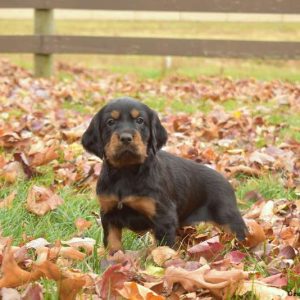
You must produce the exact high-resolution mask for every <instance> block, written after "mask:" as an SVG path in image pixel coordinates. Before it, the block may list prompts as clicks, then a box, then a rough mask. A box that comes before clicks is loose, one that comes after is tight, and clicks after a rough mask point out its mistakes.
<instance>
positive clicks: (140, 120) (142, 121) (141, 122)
mask: <svg viewBox="0 0 300 300" xmlns="http://www.w3.org/2000/svg"><path fill="white" fill-rule="evenodd" d="M135 122H136V123H138V124H143V123H144V119H143V118H141V117H139V118H137V119H135Z"/></svg>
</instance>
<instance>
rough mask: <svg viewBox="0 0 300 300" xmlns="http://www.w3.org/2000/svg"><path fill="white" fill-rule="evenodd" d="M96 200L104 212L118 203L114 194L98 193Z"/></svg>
mask: <svg viewBox="0 0 300 300" xmlns="http://www.w3.org/2000/svg"><path fill="white" fill-rule="evenodd" d="M98 200H99V203H100V208H101V210H102V211H103V212H104V213H107V212H109V211H110V210H112V209H113V208H115V207H116V206H117V205H118V198H117V196H115V195H104V194H102V195H98Z"/></svg>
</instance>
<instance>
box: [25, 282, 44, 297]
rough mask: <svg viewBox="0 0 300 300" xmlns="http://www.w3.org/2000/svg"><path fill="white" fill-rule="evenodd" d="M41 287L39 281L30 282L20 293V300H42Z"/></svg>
mask: <svg viewBox="0 0 300 300" xmlns="http://www.w3.org/2000/svg"><path fill="white" fill-rule="evenodd" d="M43 299H44V296H43V287H42V286H41V285H40V284H39V283H33V284H32V283H31V284H29V285H28V287H27V288H26V290H25V291H24V292H23V294H22V300H43Z"/></svg>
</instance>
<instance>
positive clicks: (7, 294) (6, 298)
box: [0, 287, 23, 300]
mask: <svg viewBox="0 0 300 300" xmlns="http://www.w3.org/2000/svg"><path fill="white" fill-rule="evenodd" d="M0 295H1V296H2V298H1V299H2V300H21V295H20V293H19V292H18V291H17V290H15V289H11V288H5V287H3V288H2V289H1V292H0ZM22 299H23V298H22Z"/></svg>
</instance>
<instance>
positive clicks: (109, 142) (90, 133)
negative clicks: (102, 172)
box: [82, 98, 167, 168]
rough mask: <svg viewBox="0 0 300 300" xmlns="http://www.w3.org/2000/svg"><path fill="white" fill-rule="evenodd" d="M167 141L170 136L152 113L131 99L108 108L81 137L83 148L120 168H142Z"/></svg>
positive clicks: (145, 106) (105, 108)
mask: <svg viewBox="0 0 300 300" xmlns="http://www.w3.org/2000/svg"><path fill="white" fill-rule="evenodd" d="M166 141H167V132H166V130H165V128H164V127H163V126H162V125H161V123H160V120H159V118H158V116H157V114H156V112H154V111H153V110H152V109H150V108H149V107H148V106H147V105H145V104H143V103H140V102H139V101H137V100H134V99H132V98H119V99H115V100H113V101H111V102H109V103H108V104H107V105H105V106H104V107H103V108H102V109H101V110H100V111H99V112H98V113H97V114H96V115H95V116H94V118H93V119H92V121H91V123H90V125H89V127H88V129H87V130H86V131H85V133H84V134H83V137H82V145H83V147H84V148H85V149H86V150H87V151H89V152H91V153H93V154H95V155H97V156H98V157H100V158H103V157H104V158H105V159H106V160H107V161H108V162H109V163H110V164H111V165H112V166H114V167H117V168H122V167H127V166H130V165H137V164H142V163H143V162H144V161H145V159H146V157H147V156H148V155H149V154H155V153H156V152H157V151H158V150H159V149H160V148H161V147H162V146H163V145H164V144H165V143H166Z"/></svg>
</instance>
